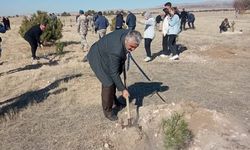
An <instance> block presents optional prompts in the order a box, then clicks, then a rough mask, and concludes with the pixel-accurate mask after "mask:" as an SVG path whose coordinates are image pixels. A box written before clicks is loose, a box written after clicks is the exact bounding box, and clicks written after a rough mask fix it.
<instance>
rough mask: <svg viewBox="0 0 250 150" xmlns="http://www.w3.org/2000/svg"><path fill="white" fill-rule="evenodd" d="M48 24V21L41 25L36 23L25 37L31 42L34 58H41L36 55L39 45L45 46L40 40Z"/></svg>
mask: <svg viewBox="0 0 250 150" xmlns="http://www.w3.org/2000/svg"><path fill="white" fill-rule="evenodd" d="M46 25H47V22H46V21H45V22H43V23H41V24H39V25H34V26H33V27H31V28H30V29H29V30H28V31H27V32H26V33H25V35H24V39H25V40H26V41H27V42H28V43H29V44H30V47H31V53H32V59H33V60H37V59H39V58H38V57H37V56H36V50H37V47H38V45H39V46H40V47H43V46H42V43H41V41H40V36H41V35H42V33H43V31H44V30H45V29H46Z"/></svg>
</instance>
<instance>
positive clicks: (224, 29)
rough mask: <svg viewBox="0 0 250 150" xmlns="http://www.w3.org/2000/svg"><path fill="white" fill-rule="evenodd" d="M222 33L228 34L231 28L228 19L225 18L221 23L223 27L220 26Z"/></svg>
mask: <svg viewBox="0 0 250 150" xmlns="http://www.w3.org/2000/svg"><path fill="white" fill-rule="evenodd" d="M219 28H220V33H222V32H226V31H227V30H228V28H230V25H229V21H228V19H227V18H225V19H224V20H223V21H222V22H221V25H220V27H219Z"/></svg>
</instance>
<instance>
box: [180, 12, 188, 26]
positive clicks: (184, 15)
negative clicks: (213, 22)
mask: <svg viewBox="0 0 250 150" xmlns="http://www.w3.org/2000/svg"><path fill="white" fill-rule="evenodd" d="M180 18H181V30H186V22H187V18H188V13H187V12H186V11H185V8H183V9H182V12H181V15H180Z"/></svg>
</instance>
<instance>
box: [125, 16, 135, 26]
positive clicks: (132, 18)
mask: <svg viewBox="0 0 250 150" xmlns="http://www.w3.org/2000/svg"><path fill="white" fill-rule="evenodd" d="M126 24H127V26H128V27H135V26H136V16H135V15H134V14H133V13H129V14H128V16H127V19H126Z"/></svg>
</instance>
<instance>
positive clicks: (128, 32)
mask: <svg viewBox="0 0 250 150" xmlns="http://www.w3.org/2000/svg"><path fill="white" fill-rule="evenodd" d="M163 12H164V18H163V23H162V34H163V39H162V47H163V50H162V51H161V55H160V56H161V57H164V58H165V57H169V56H171V57H170V60H176V59H179V55H178V52H177V45H176V38H177V36H178V34H179V33H180V31H181V18H180V17H179V15H178V9H177V8H176V7H172V4H171V3H170V2H167V3H166V4H165V5H164V9H163ZM79 14H80V15H79V16H78V18H77V31H78V33H79V34H80V35H81V47H82V48H83V49H85V50H87V51H88V53H87V55H86V60H87V61H88V62H89V64H90V67H91V69H92V70H93V72H94V73H95V75H96V77H97V78H98V79H99V80H100V82H101V84H102V91H101V98H102V107H103V112H104V115H105V117H107V118H108V119H109V120H111V121H114V120H117V119H118V117H117V114H116V113H115V112H114V110H117V109H118V110H119V109H120V108H121V107H122V104H121V103H120V102H119V101H118V100H117V97H116V88H117V89H118V90H119V91H121V93H122V97H123V98H128V97H129V96H130V95H129V91H128V90H127V87H126V86H125V84H124V82H122V80H121V77H120V74H121V73H124V72H125V61H126V59H127V55H129V54H130V53H131V52H133V51H134V50H135V49H136V48H137V47H138V46H139V45H140V43H141V41H142V40H143V39H144V44H145V45H144V47H145V51H146V58H145V59H144V60H145V61H146V62H148V61H151V60H152V56H151V55H152V54H151V43H152V41H153V39H154V37H155V26H156V19H155V18H154V17H153V15H152V14H151V13H150V12H146V13H145V14H144V19H145V20H144V21H143V22H142V23H143V24H144V26H145V27H144V33H143V35H144V36H142V35H141V33H140V32H138V31H136V30H135V29H136V22H137V21H136V16H135V15H134V14H133V13H132V12H128V15H127V18H126V21H125V20H124V18H123V14H122V13H118V14H117V15H116V18H115V19H116V23H115V30H114V31H113V32H111V33H109V34H106V30H107V27H108V26H109V22H108V20H107V18H106V17H104V16H103V15H102V12H98V13H97V16H92V17H89V15H88V14H85V13H84V11H83V10H80V11H79ZM89 19H92V21H93V24H94V28H95V30H96V32H97V33H98V35H99V40H98V41H96V42H95V43H94V44H93V45H92V46H91V47H89V45H88V42H87V40H86V36H87V33H88V28H89ZM124 24H126V25H127V26H128V29H123V26H124ZM46 25H47V23H46V22H42V23H41V24H39V25H36V26H33V27H32V28H31V29H29V30H28V31H27V32H26V33H25V36H24V38H25V40H26V41H28V42H29V44H30V46H31V51H32V58H33V59H34V60H36V59H38V58H37V56H36V49H37V47H38V46H42V43H41V42H40V35H41V34H42V32H43V31H44V30H45V28H46Z"/></svg>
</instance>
